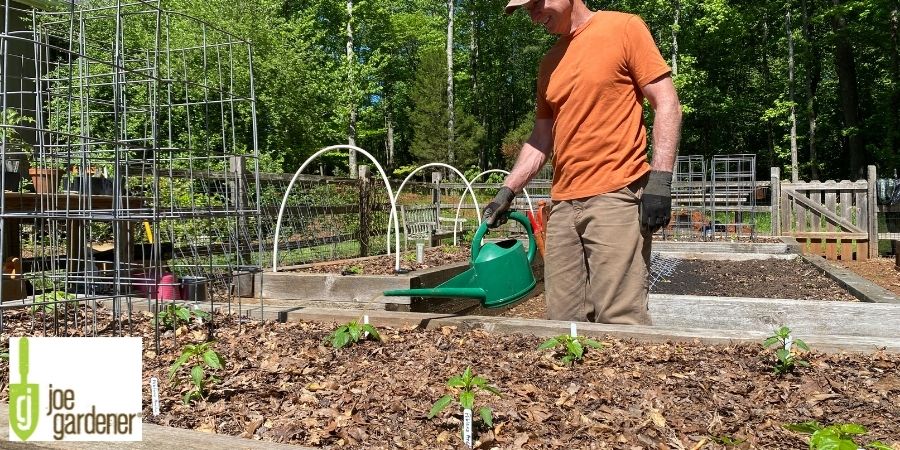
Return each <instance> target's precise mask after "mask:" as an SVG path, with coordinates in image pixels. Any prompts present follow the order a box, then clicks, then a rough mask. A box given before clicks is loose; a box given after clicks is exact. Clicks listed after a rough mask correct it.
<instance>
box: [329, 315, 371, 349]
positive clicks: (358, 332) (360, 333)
mask: <svg viewBox="0 0 900 450" xmlns="http://www.w3.org/2000/svg"><path fill="white" fill-rule="evenodd" d="M366 339H371V340H373V341H380V340H381V335H379V334H378V330H377V329H376V328H375V327H373V326H372V325H371V324H368V323H359V322H358V321H355V320H353V321H350V322H348V323H346V324H344V325H341V326H339V327H337V328H336V329H335V330H334V331H332V332H331V334H330V335H329V336H328V340H329V341H331V346H332V347H334V348H343V347H346V346H348V345H350V344H358V343H359V341H362V340H366Z"/></svg>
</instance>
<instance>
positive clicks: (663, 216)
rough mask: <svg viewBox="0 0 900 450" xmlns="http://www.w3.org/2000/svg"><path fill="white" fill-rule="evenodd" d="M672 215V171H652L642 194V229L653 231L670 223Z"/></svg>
mask: <svg viewBox="0 0 900 450" xmlns="http://www.w3.org/2000/svg"><path fill="white" fill-rule="evenodd" d="M671 216H672V172H663V171H661V170H652V171H650V178H649V179H648V180H647V187H645V188H644V195H643V196H641V229H642V230H647V229H649V230H650V232H651V233H655V232H656V230H659V229H660V228H662V227H664V226H666V225H668V224H669V219H670V218H671Z"/></svg>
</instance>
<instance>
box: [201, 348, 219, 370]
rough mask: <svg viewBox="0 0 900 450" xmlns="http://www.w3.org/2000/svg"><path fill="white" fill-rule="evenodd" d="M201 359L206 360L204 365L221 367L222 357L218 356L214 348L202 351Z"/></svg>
mask: <svg viewBox="0 0 900 450" xmlns="http://www.w3.org/2000/svg"><path fill="white" fill-rule="evenodd" d="M203 361H206V365H207V366H209V367H211V368H213V369H221V368H222V359H221V358H220V357H219V354H218V353H216V352H215V350H207V351H205V352H203Z"/></svg>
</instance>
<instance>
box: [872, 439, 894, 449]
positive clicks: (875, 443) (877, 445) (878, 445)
mask: <svg viewBox="0 0 900 450" xmlns="http://www.w3.org/2000/svg"><path fill="white" fill-rule="evenodd" d="M866 448H871V449H873V450H894V448H893V447H888V446H887V445H884V444H882V443H881V442H878V441H872V442H869V443H868V444H867V445H866Z"/></svg>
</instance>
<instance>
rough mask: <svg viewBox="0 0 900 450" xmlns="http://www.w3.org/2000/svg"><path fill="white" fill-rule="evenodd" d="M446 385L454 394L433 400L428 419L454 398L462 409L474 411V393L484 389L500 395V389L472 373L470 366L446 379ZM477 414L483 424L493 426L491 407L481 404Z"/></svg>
mask: <svg viewBox="0 0 900 450" xmlns="http://www.w3.org/2000/svg"><path fill="white" fill-rule="evenodd" d="M447 387H449V388H450V389H452V390H453V391H455V393H456V395H455V396H454V395H453V394H447V395H445V396H443V397H441V398H439V399H438V401H436V402H434V405H432V406H431V411H429V412H428V418H429V419H431V418H432V417H434V416H436V415H438V413H440V412H441V411H443V410H444V408H446V407H447V405H449V404H450V403H451V402H453V400H454V399H455V400H457V402H459V406H461V407H462V408H463V409H468V410H470V411H474V410H475V395H476V394H478V391H484V392H487V393H489V394H493V395H496V396H497V397H501V395H500V391H498V390H497V388H495V387H493V386H491V385H489V384H488V382H487V380H486V379H485V378H484V377H480V376H477V375H475V374H473V373H472V368H471V367H466V370H465V371H464V372H463V373H462V374H461V375H455V376H452V377H450V379H449V380H447ZM478 415H479V416H481V420H482V422H484V424H485V425H487V426H488V427H492V426H494V413H493V411H491V408H489V407H487V406H482V407H481V408H479V409H478Z"/></svg>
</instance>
